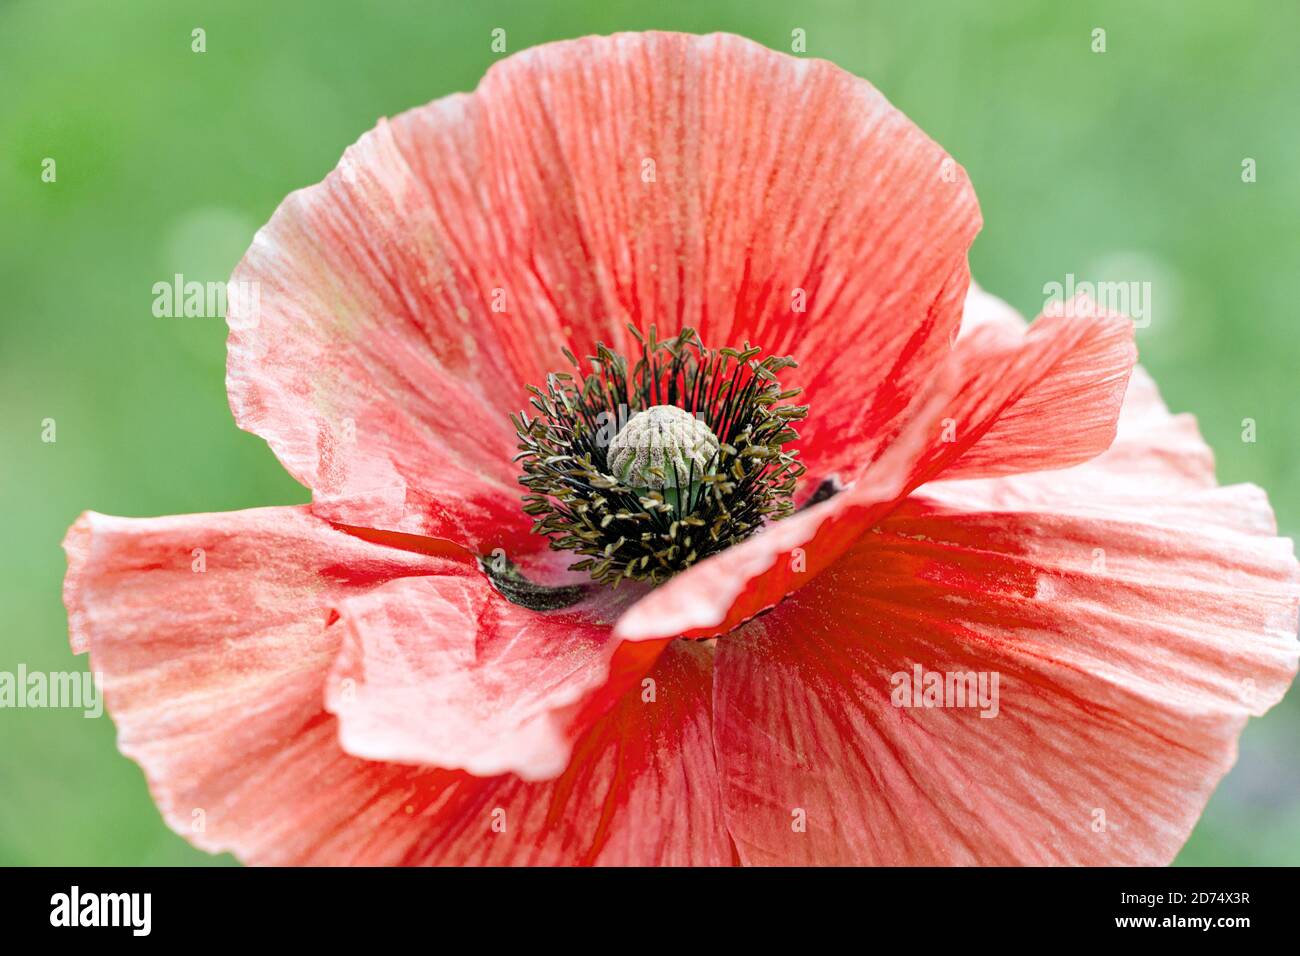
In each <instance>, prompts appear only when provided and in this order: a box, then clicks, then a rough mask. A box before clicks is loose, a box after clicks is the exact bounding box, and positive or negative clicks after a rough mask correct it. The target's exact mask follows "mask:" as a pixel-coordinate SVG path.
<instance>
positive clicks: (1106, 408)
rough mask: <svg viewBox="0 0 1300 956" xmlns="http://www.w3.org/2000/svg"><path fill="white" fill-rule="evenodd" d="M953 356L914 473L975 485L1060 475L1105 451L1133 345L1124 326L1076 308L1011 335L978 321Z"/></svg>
mask: <svg viewBox="0 0 1300 956" xmlns="http://www.w3.org/2000/svg"><path fill="white" fill-rule="evenodd" d="M964 331H965V330H964ZM954 358H956V359H957V360H958V361H960V363H961V366H962V369H963V373H964V376H965V381H964V382H963V384H962V386H961V388H960V389H959V390H958V392H957V394H956V395H955V396H954V397H953V399H952V402H951V405H950V407H949V408H948V410H947V411H946V413H945V414H944V416H943V419H942V420H941V422H940V425H941V428H942V429H943V432H944V433H943V440H942V442H941V443H940V444H939V445H937V446H935V447H934V448H933V449H932V452H931V456H932V458H931V460H930V461H927V462H925V463H924V464H923V465H922V467H923V468H924V469H927V470H929V471H930V474H931V475H934V474H937V473H938V472H939V471H940V470H941V471H942V473H943V477H945V478H977V477H990V476H995V475H1007V474H1015V473H1017V472H1025V471H1043V470H1047V469H1055V468H1066V467H1069V466H1070V465H1075V464H1078V463H1079V462H1083V461H1087V460H1088V459H1089V458H1093V457H1095V456H1096V455H1098V454H1099V453H1101V452H1102V451H1105V450H1106V449H1107V448H1108V447H1110V444H1111V442H1112V440H1113V439H1114V437H1115V427H1116V420H1117V419H1118V417H1119V411H1120V406H1121V405H1122V404H1123V401H1124V391H1125V388H1126V387H1127V385H1128V381H1129V375H1130V373H1131V372H1132V370H1133V365H1134V362H1135V361H1136V359H1137V348H1136V347H1135V346H1134V344H1133V323H1132V322H1131V321H1130V320H1129V319H1127V318H1125V317H1123V316H1120V315H1108V314H1100V315H1099V314H1095V313H1094V312H1093V311H1081V312H1079V313H1072V314H1070V315H1044V316H1040V317H1039V318H1038V319H1037V320H1036V321H1035V322H1034V323H1033V324H1032V325H1031V326H1029V330H1028V332H1026V333H1025V334H1024V335H1023V336H1020V337H1019V338H1016V337H1014V336H1011V335H1008V328H1007V325H1006V324H1005V323H999V324H996V325H995V324H993V323H986V324H984V325H983V326H982V327H977V328H973V329H970V330H969V331H966V333H965V334H964V335H963V336H962V338H961V339H960V340H959V341H958V343H957V346H956V352H955V355H954Z"/></svg>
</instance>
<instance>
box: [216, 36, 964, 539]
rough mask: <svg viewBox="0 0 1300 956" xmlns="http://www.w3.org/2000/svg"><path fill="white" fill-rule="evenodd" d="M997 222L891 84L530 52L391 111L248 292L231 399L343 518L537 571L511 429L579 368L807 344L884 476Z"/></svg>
mask: <svg viewBox="0 0 1300 956" xmlns="http://www.w3.org/2000/svg"><path fill="white" fill-rule="evenodd" d="M978 226H979V212H978V208H977V206H976V203H975V198H974V194H973V192H972V190H971V188H970V184H969V182H968V180H967V178H966V175H965V173H964V171H962V170H961V168H960V167H958V166H957V165H956V164H955V163H953V162H952V161H951V159H949V158H948V157H947V156H946V154H945V153H944V152H943V151H942V150H941V149H940V148H939V147H938V146H936V145H935V144H934V143H933V142H931V141H930V140H929V139H928V138H926V137H925V136H924V134H922V133H921V132H920V131H919V130H918V129H917V128H916V127H915V126H914V125H913V124H912V123H911V122H909V121H908V120H907V119H906V118H905V117H904V116H903V115H902V114H901V113H899V112H898V111H897V110H895V109H894V108H893V107H892V106H890V105H889V104H888V103H887V102H886V100H885V99H884V98H883V97H882V96H881V95H880V94H879V93H878V92H877V91H876V90H874V89H873V88H872V87H871V86H870V85H869V84H867V83H866V82H865V81H862V80H860V79H857V78H855V77H853V76H851V75H849V74H847V73H845V72H843V71H842V70H839V69H838V68H836V67H834V66H833V65H831V64H829V63H825V62H822V61H816V60H802V59H797V58H794V57H790V56H787V55H784V54H779V53H775V52H773V51H771V50H767V49H765V48H763V47H761V46H759V45H757V44H755V43H752V42H750V41H748V40H744V39H741V38H739V37H734V36H727V35H713V36H704V37H699V36H687V35H682V34H665V33H646V34H622V35H618V36H613V37H588V38H585V39H581V40H575V41H568V42H564V43H555V44H548V45H545V46H542V47H537V48H534V49H531V50H527V51H525V52H523V53H521V54H519V55H517V56H514V57H510V58H508V59H505V60H503V61H501V62H500V63H498V64H496V65H495V66H494V67H493V68H492V69H491V70H490V71H489V72H488V74H487V76H486V77H485V78H484V80H483V82H482V83H481V84H480V86H479V88H478V90H477V91H476V92H474V93H473V94H471V95H458V96H453V97H448V98H446V99H443V100H438V101H436V102H434V103H431V104H429V105H428V106H425V107H421V108H419V109H416V110H412V111H410V112H408V113H405V114H403V115H401V116H399V117H397V118H396V119H394V120H392V121H391V122H388V121H381V122H380V124H379V125H378V127H376V129H375V130H373V131H372V132H370V133H368V134H366V135H365V136H363V137H362V139H361V140H360V141H359V142H358V143H357V144H356V145H355V146H353V147H352V148H351V149H349V150H348V151H347V153H346V154H345V155H344V157H343V160H342V162H341V163H340V165H339V167H338V169H336V170H335V171H334V172H333V173H331V174H330V176H329V177H328V178H327V179H326V180H325V181H324V182H323V183H321V184H320V185H318V186H314V187H311V188H309V189H306V190H302V191H300V192H298V193H295V194H293V195H292V196H290V197H289V198H288V199H286V200H285V202H284V204H283V205H282V206H281V208H280V209H279V210H278V211H277V212H276V214H275V216H274V217H273V218H272V220H271V222H270V223H269V224H268V225H267V226H266V228H264V229H263V230H262V231H261V232H260V233H259V234H258V236H257V239H256V241H255V242H254V244H253V246H252V248H251V249H250V250H249V252H248V255H247V256H246V257H245V259H244V261H243V262H242V263H241V264H240V266H239V267H238V269H237V270H236V272H235V275H234V277H233V282H234V288H236V289H239V288H249V289H254V288H255V289H257V290H259V294H258V295H256V296H253V295H248V296H244V297H242V298H241V297H240V296H238V295H236V296H232V303H233V305H232V307H231V311H230V324H231V335H230V347H229V355H230V357H229V368H228V387H229V392H230V398H231V405H232V407H233V409H234V412H235V415H236V418H237V420H238V421H239V423H240V424H241V426H243V427H244V428H247V429H249V430H250V431H253V432H255V433H257V434H259V435H262V436H263V437H264V438H266V439H267V441H268V442H269V443H270V444H271V446H272V448H273V449H274V450H275V452H276V454H277V455H278V456H279V458H280V460H281V461H282V462H283V463H284V464H285V466H286V467H287V468H288V470H289V471H290V472H291V473H292V474H293V475H294V476H295V477H297V478H298V480H300V481H302V482H303V483H304V484H306V485H307V486H308V487H310V488H311V489H312V491H313V500H314V503H315V505H314V506H315V507H316V509H317V511H318V513H320V514H322V515H325V516H327V517H329V518H331V519H332V520H335V521H338V522H340V523H344V524H351V525H364V526H369V527H377V528H383V529H387V530H396V531H403V532H412V533H421V534H428V535H434V536H439V537H444V538H449V539H452V540H456V541H459V542H461V543H464V544H467V545H469V546H471V547H473V548H475V549H477V550H479V551H480V552H482V551H486V550H488V549H489V548H490V547H495V546H500V547H504V548H505V549H506V550H507V552H508V553H510V554H511V555H512V556H515V555H516V554H520V553H524V552H527V551H528V550H529V549H530V548H533V547H535V546H536V544H537V539H536V538H535V537H534V538H532V539H530V538H529V537H528V536H527V534H526V530H527V527H528V524H527V521H526V519H525V517H524V516H523V515H522V513H521V512H519V510H518V508H517V505H516V502H515V500H514V499H515V498H517V496H518V490H517V489H516V488H515V487H514V477H515V475H514V468H513V466H512V465H511V463H510V458H511V456H512V454H513V453H514V450H515V449H514V446H515V440H514V435H513V432H512V430H511V428H510V426H509V422H508V420H507V414H508V413H509V412H511V411H515V410H518V409H520V408H522V407H524V405H525V402H526V399H527V395H526V393H525V391H524V386H525V385H526V384H527V383H534V384H538V383H540V382H541V381H542V379H543V376H544V375H545V374H546V373H547V372H548V371H550V370H553V369H556V368H562V367H564V365H565V362H564V360H563V358H562V349H563V348H564V347H565V346H567V347H569V348H570V349H571V350H572V351H573V352H574V353H575V354H577V355H579V356H581V355H585V354H588V353H589V352H590V351H591V349H592V346H593V345H594V344H595V342H596V341H597V340H598V339H603V340H604V341H605V342H606V343H607V344H609V345H611V346H612V347H615V348H622V349H624V350H629V349H630V348H631V347H632V346H633V344H634V342H633V340H632V338H631V336H630V335H629V333H628V332H627V331H626V329H625V328H624V325H625V323H627V322H632V323H634V324H637V325H639V326H642V327H645V326H647V325H649V324H650V323H655V324H656V325H657V326H658V328H659V331H660V335H661V337H663V336H667V335H669V334H673V333H675V332H677V331H678V330H679V329H680V328H682V327H683V326H693V327H695V328H696V329H698V330H699V331H700V332H701V334H702V335H703V338H704V339H705V341H706V342H707V343H708V344H710V345H713V346H719V345H740V344H741V343H742V342H743V340H745V339H749V340H752V341H753V342H754V343H756V344H760V345H761V346H762V347H764V348H765V349H768V350H769V351H774V352H781V351H785V352H790V353H793V354H795V356H796V357H797V358H798V359H800V361H801V363H802V364H801V367H800V368H799V369H797V370H793V371H792V372H791V373H790V384H791V385H802V386H804V387H805V389H806V398H807V400H808V401H809V402H810V403H812V404H813V405H814V407H816V408H817V409H818V414H817V415H816V416H815V418H813V419H810V420H809V423H808V424H807V426H806V428H805V434H804V437H803V442H802V449H803V455H804V459H805V461H808V462H809V463H810V464H816V465H817V469H816V470H818V471H819V472H822V471H828V470H839V469H844V468H851V469H853V474H852V475H847V474H846V477H853V476H855V475H856V470H860V468H861V465H862V463H863V462H866V461H870V460H871V459H873V458H874V457H876V454H877V452H878V450H879V446H880V443H881V442H884V441H886V440H887V439H888V437H889V436H890V435H891V434H892V433H894V432H895V431H896V430H897V427H898V424H899V421H900V419H899V416H900V415H902V413H903V411H904V410H905V409H906V407H907V406H908V403H909V401H910V399H911V397H912V395H913V394H914V393H915V392H916V391H917V390H918V389H920V388H921V387H922V385H923V384H924V383H925V382H926V381H927V380H928V378H929V377H930V374H931V372H932V370H933V368H934V367H935V365H936V364H937V363H938V362H939V361H940V360H941V359H942V357H943V355H944V354H945V353H946V351H947V348H948V342H949V341H950V339H951V336H952V334H953V333H954V332H955V330H956V326H957V323H958V318H959V313H960V308H961V298H962V296H963V295H964V293H965V288H966V279H967V272H966V250H967V248H968V246H969V244H970V242H971V239H972V238H973V236H974V234H975V232H976V231H977V229H978Z"/></svg>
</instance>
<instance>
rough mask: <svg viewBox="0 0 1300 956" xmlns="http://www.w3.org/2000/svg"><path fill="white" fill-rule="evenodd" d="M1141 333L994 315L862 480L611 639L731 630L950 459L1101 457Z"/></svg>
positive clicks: (694, 576)
mask: <svg viewBox="0 0 1300 956" xmlns="http://www.w3.org/2000/svg"><path fill="white" fill-rule="evenodd" d="M1132 335H1133V332H1132V326H1131V323H1129V322H1128V321H1127V320H1124V319H1122V318H1116V317H1109V316H1106V317H1102V318H1099V319H1089V318H1077V319H1071V318H1058V317H1050V316H1049V317H1044V318H1042V319H1040V320H1039V322H1037V323H1035V324H1034V325H1033V326H1032V327H1031V328H1030V330H1029V332H1028V333H1026V334H1024V335H1020V336H1018V337H1016V338H1014V339H1010V340H1009V339H1008V338H1007V336H1006V335H1005V330H1004V329H1003V328H1001V327H995V326H994V325H992V324H989V325H985V326H983V327H982V328H978V329H976V330H974V331H973V332H972V333H971V334H970V335H969V336H968V337H967V338H964V339H963V340H962V341H960V342H959V343H958V345H957V347H956V349H955V351H954V353H953V356H952V359H951V361H950V363H949V364H948V366H947V367H946V369H945V373H944V376H942V377H941V378H940V379H939V380H938V381H937V382H936V383H935V385H934V386H933V388H932V390H931V393H930V394H929V395H923V396H921V397H920V398H919V399H918V400H916V401H914V402H913V407H912V409H911V411H910V412H909V415H910V421H909V423H908V425H907V426H906V428H905V430H904V431H903V432H901V433H900V434H899V435H898V436H897V437H896V438H895V439H894V441H893V444H892V445H891V446H890V447H889V448H888V449H886V450H885V452H884V453H883V454H882V456H881V457H880V458H879V459H877V460H876V461H875V462H873V463H872V464H871V467H870V468H869V469H868V471H867V472H866V475H865V476H864V477H863V478H862V479H861V480H860V481H859V482H858V483H857V484H856V485H854V486H853V487H851V488H850V489H848V490H847V491H845V492H843V493H841V494H839V495H836V496H835V497H833V498H832V499H830V500H829V501H827V502H824V503H822V504H819V505H817V506H815V507H812V508H809V509H806V510H804V511H802V512H800V513H798V514H796V515H794V516H793V517H790V518H787V519H785V520H784V521H781V522H778V523H777V524H775V525H773V526H771V527H769V528H767V529H766V530H765V531H763V532H762V533H761V534H759V535H757V536H755V537H754V538H752V539H751V540H749V541H746V542H744V543H742V544H740V545H737V546H736V547H733V548H730V549H728V550H727V551H725V552H723V553H722V554H720V555H718V556H716V557H714V558H711V559H709V560H706V561H704V562H702V563H700V564H699V565H697V566H695V567H692V568H690V569H689V570H687V571H686V572H684V573H683V574H680V575H678V576H677V577H675V578H673V579H672V580H671V581H669V582H668V583H667V584H665V585H664V586H663V587H660V588H658V589H656V590H655V591H653V592H652V593H651V594H650V595H648V596H647V597H646V598H644V599H643V600H641V601H639V602H638V603H637V604H635V605H633V606H632V608H631V609H629V610H628V612H627V613H626V614H625V615H624V616H623V617H622V618H621V619H620V620H619V622H618V625H617V626H616V628H615V634H616V636H618V637H620V638H623V639H624V640H647V639H655V638H662V637H666V636H672V635H674V634H679V635H682V636H686V637H707V636H713V635H717V634H723V633H726V632H727V631H728V630H730V629H731V628H733V627H736V626H737V625H738V624H740V623H742V622H743V621H746V620H748V619H749V618H751V617H753V616H754V615H755V614H758V613H759V612H760V611H763V610H765V609H766V608H769V607H772V606H773V605H774V604H775V603H776V602H778V601H779V600H781V598H782V597H784V596H785V595H787V594H789V593H790V592H791V591H793V590H794V589H796V588H799V587H802V586H803V585H805V584H807V583H808V582H809V581H811V580H812V579H813V578H814V577H815V576H816V575H817V574H818V573H820V572H821V571H822V570H824V569H825V568H827V567H829V566H830V565H831V564H832V563H834V561H835V560H836V559H837V558H838V557H839V556H840V555H841V554H843V553H844V552H845V550H847V549H848V548H849V547H850V546H852V544H853V543H854V541H856V540H857V539H858V537H860V536H861V535H862V534H863V533H865V532H866V531H867V529H869V528H871V527H872V526H873V525H874V524H876V522H878V521H879V520H880V519H881V518H882V517H883V516H884V515H886V514H888V513H889V511H890V510H892V509H893V508H894V507H896V506H897V504H898V502H899V501H901V500H902V498H903V497H904V496H905V495H906V494H907V493H908V492H909V491H911V490H912V489H914V488H916V487H917V486H919V485H921V484H923V483H925V482H927V481H930V480H932V479H934V478H936V477H938V476H941V475H944V476H946V475H947V473H948V469H952V470H953V471H954V472H955V473H956V474H958V475H962V474H966V475H970V474H1001V473H1002V472H1003V471H1004V470H1023V469H1031V468H1060V467H1063V466H1065V465H1068V464H1072V463H1075V462H1078V461H1081V460H1084V459H1086V458H1088V457H1091V456H1093V455H1096V454H1098V453H1099V452H1101V451H1103V450H1104V449H1105V448H1106V447H1107V445H1109V443H1110V441H1111V439H1112V437H1113V436H1114V434H1115V421H1116V418H1117V416H1118V415H1119V411H1120V404H1121V402H1122V396H1123V390H1124V387H1125V384H1126V382H1127V379H1128V375H1129V372H1130V370H1131V369H1132V366H1133V360H1134V349H1133V344H1132ZM968 463H969V464H968Z"/></svg>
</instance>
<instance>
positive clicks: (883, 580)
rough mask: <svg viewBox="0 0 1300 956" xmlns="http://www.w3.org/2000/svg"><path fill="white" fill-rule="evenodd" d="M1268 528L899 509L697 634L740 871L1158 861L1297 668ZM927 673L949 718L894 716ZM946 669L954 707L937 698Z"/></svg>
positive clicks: (1214, 499) (1179, 516) (1239, 500)
mask: <svg viewBox="0 0 1300 956" xmlns="http://www.w3.org/2000/svg"><path fill="white" fill-rule="evenodd" d="M1243 511H1245V512H1251V513H1253V517H1252V518H1249V519H1243V518H1241V517H1238V516H1239V515H1240V513H1241V512H1243ZM1270 525H1271V515H1270V514H1269V511H1268V505H1267V502H1266V500H1265V499H1264V497H1263V495H1262V494H1261V493H1259V492H1258V490H1257V489H1251V488H1225V489H1220V490H1217V491H1200V492H1189V493H1188V496H1187V497H1186V498H1185V499H1182V500H1180V501H1178V502H1170V503H1169V507H1168V508H1164V509H1161V508H1155V509H1148V510H1144V509H1142V508H1139V507H1133V508H1127V509H1125V508H1117V509H1116V511H1115V513H1114V514H1112V515H1110V516H1109V517H1101V516H1098V515H1083V514H1068V513H1055V512H1052V511H1046V510H1040V509H1034V508H1031V507H1028V506H1026V507H1025V508H1022V509H1020V510H1014V511H995V510H990V511H985V512H961V511H955V510H953V509H951V508H949V507H946V506H942V505H939V504H937V503H936V502H934V501H930V500H928V499H923V498H918V499H912V500H910V501H909V502H908V503H907V504H906V505H905V507H904V508H902V509H900V510H899V511H897V512H895V513H894V514H893V515H891V516H890V517H889V518H888V519H887V520H886V521H885V522H883V524H882V525H881V526H880V527H879V528H878V529H877V530H876V531H875V532H874V533H872V534H868V535H866V536H864V537H863V538H862V539H861V541H860V542H859V543H858V544H857V545H856V546H855V548H854V549H853V550H852V551H851V552H850V553H849V554H847V555H846V556H845V557H844V558H842V559H841V560H840V561H839V562H838V563H837V564H836V565H835V567H834V568H832V569H831V570H829V571H828V572H826V573H825V574H823V575H822V576H821V577H819V578H818V580H817V581H816V582H814V584H813V585H812V586H810V587H808V588H805V589H803V590H801V591H799V592H798V593H797V594H795V595H793V596H792V597H791V599H790V600H788V601H786V602H784V603H783V604H781V605H780V606H779V607H777V608H776V609H775V610H774V611H773V612H772V613H771V614H769V615H767V616H765V617H763V618H761V619H759V620H757V621H754V622H752V623H751V624H749V625H747V626H746V627H745V628H744V629H743V630H741V631H739V632H737V633H735V634H732V635H730V636H728V637H727V638H726V639H725V640H722V641H720V642H719V647H718V657H717V674H716V685H715V728H716V731H715V732H716V734H717V738H718V753H719V768H720V772H721V773H722V778H723V793H724V800H725V802H726V807H727V815H728V826H729V828H730V830H731V833H732V835H733V838H734V839H735V841H736V845H737V849H738V852H739V855H740V858H741V859H742V861H744V862H746V863H785V864H792V863H816V864H831V863H857V864H931V865H935V864H937V865H950V864H1059V863H1068V864H1112V865H1113V864H1144V865H1152V864H1164V863H1168V862H1169V861H1170V860H1171V859H1172V858H1173V856H1174V855H1175V854H1176V853H1177V851H1178V849H1179V848H1180V847H1181V846H1182V844H1183V842H1184V841H1185V840H1186V837H1187V835H1188V833H1189V832H1190V830H1191V828H1192V826H1193V824H1194V823H1195V821H1196V819H1197V817H1198V816H1199V814H1200V812H1201V810H1202V809H1203V807H1204V805H1205V802H1206V800H1207V799H1208V797H1209V795H1210V793H1211V791H1212V790H1213V788H1214V786H1215V784H1216V783H1217V782H1218V780H1219V779H1220V778H1221V777H1222V776H1223V774H1224V773H1226V772H1227V770H1228V768H1229V767H1230V766H1231V765H1232V763H1233V761H1234V759H1235V756H1236V740H1237V736H1238V734H1239V733H1240V731H1241V729H1242V726H1243V725H1244V723H1245V721H1246V718H1247V716H1248V715H1249V714H1259V713H1262V712H1263V711H1264V710H1266V709H1267V708H1268V707H1270V706H1271V705H1272V704H1274V703H1275V702H1276V701H1277V700H1279V699H1280V698H1281V696H1282V694H1283V693H1284V692H1285V690H1286V688H1287V686H1288V684H1289V683H1290V682H1291V680H1292V678H1293V676H1294V674H1295V671H1296V657H1297V644H1296V640H1295V628H1296V608H1297V595H1298V594H1300V576H1298V574H1297V565H1296V562H1295V558H1294V556H1293V554H1292V549H1291V546H1290V542H1289V541H1285V540H1282V539H1278V538H1275V537H1272V534H1271V532H1270V531H1268V530H1262V529H1265V528H1267V527H1268V526H1270ZM917 667H920V668H921V669H922V678H921V681H920V685H919V686H917V683H916V670H915V669H916V668H917ZM930 673H935V674H938V675H940V679H941V680H943V681H944V686H945V687H946V686H948V685H949V682H950V681H951V690H949V691H947V693H948V694H950V695H951V696H947V697H935V698H932V700H936V701H939V702H942V703H944V704H946V705H949V706H940V707H927V706H903V705H904V704H908V703H911V704H919V705H923V704H924V703H925V699H924V698H923V697H922V696H921V693H922V691H923V689H924V688H925V687H926V683H925V681H926V679H927V678H925V676H924V675H926V674H930ZM966 674H969V675H974V679H975V684H974V685H973V688H972V685H971V684H970V683H969V681H968V680H967V679H963V690H964V691H970V690H972V689H973V690H975V691H976V703H974V705H973V706H965V707H961V706H951V705H953V704H957V703H959V702H960V701H961V698H958V697H956V696H955V694H956V690H957V683H956V681H957V680H958V679H962V678H960V677H959V676H958V675H966ZM980 674H984V675H986V676H985V677H984V681H985V683H984V685H983V689H984V693H985V696H984V698H983V699H982V700H980V699H978V697H977V693H978V689H979V686H980V685H979V680H980V677H979V675H980ZM991 675H997V678H998V689H997V694H996V698H995V697H994V696H993V692H992V684H991V683H989V680H990V679H991ZM904 690H907V691H914V692H915V693H916V695H917V697H916V698H910V697H908V696H905V695H903V691H904ZM982 714H988V715H989V716H987V717H986V716H982Z"/></svg>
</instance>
